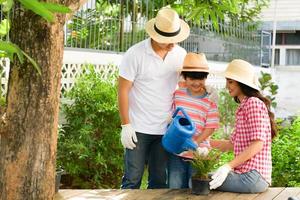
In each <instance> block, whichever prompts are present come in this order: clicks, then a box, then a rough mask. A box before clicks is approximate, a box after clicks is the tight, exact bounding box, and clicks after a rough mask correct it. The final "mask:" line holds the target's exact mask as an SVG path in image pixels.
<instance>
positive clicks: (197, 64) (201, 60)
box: [181, 53, 209, 72]
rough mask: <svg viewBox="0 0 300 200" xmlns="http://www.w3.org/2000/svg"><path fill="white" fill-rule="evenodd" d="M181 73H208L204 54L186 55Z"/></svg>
mask: <svg viewBox="0 0 300 200" xmlns="http://www.w3.org/2000/svg"><path fill="white" fill-rule="evenodd" d="M181 71H182V72H209V68H208V63H207V60H206V57H205V54H204V53H199V54H197V53H187V54H186V56H185V58H184V61H183V67H182V69H181Z"/></svg>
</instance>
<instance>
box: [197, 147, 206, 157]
mask: <svg viewBox="0 0 300 200" xmlns="http://www.w3.org/2000/svg"><path fill="white" fill-rule="evenodd" d="M196 151H197V153H198V154H199V155H200V156H207V154H208V153H209V150H208V148H206V147H198V148H197V149H196Z"/></svg>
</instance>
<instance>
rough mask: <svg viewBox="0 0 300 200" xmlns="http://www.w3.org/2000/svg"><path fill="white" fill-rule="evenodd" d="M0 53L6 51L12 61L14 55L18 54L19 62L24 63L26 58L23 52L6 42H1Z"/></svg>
mask: <svg viewBox="0 0 300 200" xmlns="http://www.w3.org/2000/svg"><path fill="white" fill-rule="evenodd" d="M0 51H4V52H6V53H7V55H8V56H9V59H10V60H13V59H14V57H13V56H14V54H17V56H18V58H19V61H20V62H21V63H23V62H24V56H23V53H22V50H21V49H20V48H19V47H18V46H17V45H15V44H13V43H11V42H6V41H0Z"/></svg>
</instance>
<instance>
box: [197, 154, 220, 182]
mask: <svg viewBox="0 0 300 200" xmlns="http://www.w3.org/2000/svg"><path fill="white" fill-rule="evenodd" d="M220 155H221V152H220V151H219V150H217V149H212V150H210V151H209V153H208V155H207V156H202V155H199V154H198V153H196V152H194V159H193V160H191V164H192V167H193V169H194V170H195V174H194V175H193V177H195V178H201V179H208V173H209V172H211V171H212V170H213V169H214V167H215V165H216V164H218V162H219V158H220Z"/></svg>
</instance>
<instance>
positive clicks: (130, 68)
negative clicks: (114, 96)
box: [119, 38, 186, 135]
mask: <svg viewBox="0 0 300 200" xmlns="http://www.w3.org/2000/svg"><path fill="white" fill-rule="evenodd" d="M185 55H186V51H185V50H184V49H183V48H182V47H180V46H178V45H175V46H174V48H173V49H172V51H170V52H168V54H167V56H166V57H165V59H164V60H163V59H162V58H161V57H159V56H158V55H157V54H156V53H155V52H154V50H153V49H152V46H151V39H150V38H148V39H146V40H144V41H142V42H140V43H138V44H135V45H134V46H132V47H131V48H130V49H128V51H127V52H126V53H125V54H124V57H123V59H122V62H121V65H120V69H119V75H120V76H121V77H123V78H125V79H126V80H129V81H131V82H133V86H132V88H131V90H130V92H129V120H130V123H131V125H132V127H133V128H134V129H135V131H137V132H141V133H145V134H151V135H163V134H164V133H165V132H166V128H167V118H168V116H169V115H171V107H172V100H173V93H174V91H175V88H176V85H177V82H178V79H179V73H178V70H179V69H180V68H181V67H182V64H183V60H184V57H185Z"/></svg>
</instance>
